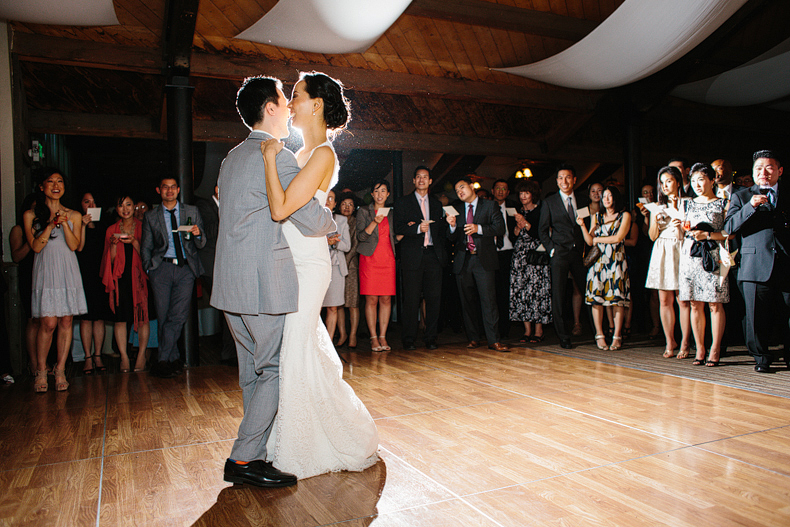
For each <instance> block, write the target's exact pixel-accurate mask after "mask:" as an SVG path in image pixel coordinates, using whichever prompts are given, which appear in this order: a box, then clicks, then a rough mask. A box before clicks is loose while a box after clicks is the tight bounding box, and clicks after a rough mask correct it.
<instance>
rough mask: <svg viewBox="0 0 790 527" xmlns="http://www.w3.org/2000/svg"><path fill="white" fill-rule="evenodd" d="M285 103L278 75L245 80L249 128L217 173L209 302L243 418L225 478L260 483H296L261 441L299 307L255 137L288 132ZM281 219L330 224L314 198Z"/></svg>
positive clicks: (303, 225)
mask: <svg viewBox="0 0 790 527" xmlns="http://www.w3.org/2000/svg"><path fill="white" fill-rule="evenodd" d="M287 104H288V101H287V100H286V98H285V95H283V92H282V83H281V82H280V81H279V80H277V79H272V78H268V77H252V78H248V79H246V80H245V81H244V84H243V85H242V86H241V88H240V89H239V92H238V94H237V96H236V109H237V110H238V112H239V115H240V116H241V118H242V121H244V124H245V125H246V126H247V127H248V128H250V130H252V132H251V133H250V135H249V136H248V137H247V139H246V140H245V141H244V142H242V143H241V144H239V145H238V146H236V148H234V149H233V150H231V152H230V153H229V154H228V156H227V157H226V158H225V160H224V161H223V162H222V168H221V169H220V173H219V195H220V196H221V200H222V206H221V207H220V209H219V234H218V236H217V251H216V254H215V262H214V290H213V291H212V294H211V305H212V306H214V307H215V308H217V309H221V310H222V311H224V312H225V318H226V319H227V321H228V326H229V327H230V330H231V332H232V334H233V339H234V340H235V341H236V353H237V355H238V361H239V385H240V386H241V389H242V395H243V398H244V418H243V419H242V421H241V425H240V426H239V436H238V439H236V442H235V443H234V444H233V449H232V450H231V457H230V458H229V459H228V460H227V461H226V462H225V481H229V482H231V483H235V484H239V483H249V484H252V485H257V486H261V487H284V486H288V485H293V484H295V483H296V476H294V475H293V474H287V473H284V472H281V471H279V470H277V469H276V468H274V467H273V466H272V464H271V463H270V462H266V455H267V452H266V442H267V440H268V438H269V435H270V433H271V428H272V425H273V424H274V417H275V415H276V414H277V406H278V397H279V386H280V378H279V373H280V372H279V365H280V345H281V343H282V337H283V327H284V324H285V314H286V313H290V312H294V311H296V310H297V307H298V306H297V299H298V292H299V289H298V288H299V283H298V281H297V276H296V268H295V267H294V263H293V257H292V256H291V250H290V249H289V247H288V243H287V241H286V240H285V237H284V236H283V234H282V231H281V229H282V227H281V225H280V223H278V222H275V221H273V220H272V218H271V214H270V211H269V202H268V199H267V196H266V183H265V176H264V173H265V170H264V165H263V156H262V155H261V142H263V141H265V140H266V139H269V138H271V137H275V138H278V139H281V138H285V137H287V136H288V133H289V132H288V117H289V114H290V111H289V109H288V106H287ZM277 171H278V173H279V175H280V180H281V182H282V184H283V187H287V186H288V184H289V183H290V182H291V181H292V180H293V178H294V177H295V176H296V174H297V173H298V172H299V167H298V165H297V163H296V158H295V157H294V155H293V153H291V152H290V151H289V150H287V149H283V150H282V151H281V152H280V153H279V154H277ZM286 221H291V222H293V223H294V225H296V227H297V228H298V229H299V231H300V232H302V234H304V235H306V236H326V235H327V234H329V233H330V232H333V231H334V230H335V229H336V225H335V222H334V220H333V219H332V213H331V212H330V211H329V209H327V208H325V207H324V206H323V204H322V203H319V202H318V200H316V199H315V198H314V199H312V200H310V201H309V202H308V203H307V204H306V205H305V206H304V207H302V208H301V209H299V210H298V211H296V212H295V213H294V214H292V215H291V217H290V218H289V219H288V220H286Z"/></svg>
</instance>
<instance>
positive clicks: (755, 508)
mask: <svg viewBox="0 0 790 527" xmlns="http://www.w3.org/2000/svg"><path fill="white" fill-rule="evenodd" d="M576 353H577V355H578V354H579V353H584V348H583V347H582V348H580V349H577V350H576ZM624 353H625V352H624ZM342 357H343V359H344V360H345V370H346V371H345V373H346V379H347V380H348V382H349V383H350V384H351V385H352V386H353V387H354V389H355V390H356V391H357V393H358V394H359V395H360V397H361V398H362V399H363V401H364V402H365V403H366V404H367V406H368V408H369V409H370V411H371V414H372V415H373V416H374V418H375V419H376V422H377V424H378V427H379V431H380V434H381V447H380V454H381V460H380V461H379V463H378V464H376V465H375V466H373V467H371V468H370V469H368V470H366V471H364V472H361V473H336V474H325V475H322V476H317V477H315V478H310V479H307V480H303V481H300V482H299V483H298V485H297V486H295V487H291V488H287V489H274V490H267V489H258V488H248V487H232V486H230V485H229V484H227V483H225V482H223V481H222V466H223V463H224V460H225V458H226V456H227V455H228V452H229V451H230V445H231V442H232V441H233V439H234V437H235V434H236V429H237V426H238V423H239V420H240V418H241V414H242V408H241V392H240V391H239V388H238V385H237V374H236V370H235V368H232V367H228V366H219V365H214V366H203V367H198V368H192V369H189V370H188V371H187V372H186V373H185V374H184V375H183V376H181V377H179V378H177V379H156V378H152V377H149V376H148V375H147V374H145V373H138V374H111V375H99V376H93V377H79V376H78V377H76V378H74V379H71V381H72V385H71V388H70V389H69V391H68V392H66V393H55V392H53V391H49V392H48V393H46V394H41V395H39V394H35V393H33V390H32V381H23V382H19V383H17V384H16V385H14V386H11V387H5V388H3V389H2V390H0V404H1V405H2V406H1V407H2V410H1V412H2V414H1V415H0V417H1V419H0V451H2V452H3V455H2V457H0V486H1V487H2V489H3V493H2V494H3V495H2V497H1V498H0V525H15V526H17V525H20V526H21V525H30V526H44V525H63V526H73V525H98V526H102V527H104V526H116V525H130V526H131V525H134V526H140V525H162V526H165V525H167V526H171V525H172V526H186V525H202V526H215V525H221V526H253V525H255V526H258V525H269V526H278V527H281V526H319V525H340V526H344V527H351V526H363V525H375V526H404V527H414V526H431V527H434V526H444V525H446V526H467V525H469V526H500V527H501V526H507V527H510V526H525V525H541V526H542V525H546V526H549V525H552V526H560V525H563V526H564V525H579V526H582V525H585V526H586V525H612V526H623V525H627V526H632V525H672V526H689V527H691V526H694V527H697V526H699V525H711V526H727V525H739V526H743V525H754V526H758V525H759V526H765V525H790V505H788V504H790V404H788V399H787V398H784V397H780V396H776V395H768V394H765V393H759V391H754V390H745V389H739V388H735V387H732V386H726V385H723V384H720V383H717V382H716V381H715V379H714V380H713V381H712V382H711V381H710V380H709V381H707V382H706V381H703V380H698V379H693V378H687V377H684V376H683V371H684V368H686V365H685V364H684V365H683V367H678V369H677V371H676V372H675V373H674V374H673V375H669V374H665V373H659V372H653V371H647V370H649V368H647V369H637V368H635V367H625V366H621V365H616V364H611V363H606V362H601V361H599V360H589V359H584V358H580V357H578V356H575V357H572V356H567V355H562V354H559V353H555V352H554V351H552V350H551V349H550V348H544V350H543V351H541V350H535V349H527V348H514V351H513V353H509V354H504V353H497V352H495V351H489V350H487V349H478V350H474V351H471V352H470V351H467V350H466V348H465V346H464V343H463V342H460V341H459V342H457V343H456V344H454V345H445V346H443V347H442V348H440V349H439V350H438V351H436V352H428V351H427V350H424V349H418V350H417V351H412V352H406V351H400V350H393V351H391V352H388V353H370V352H359V353H354V354H351V353H343V354H342ZM591 358H592V357H591ZM632 359H633V358H632ZM633 360H637V359H633ZM688 368H690V366H688ZM686 369H687V368H686ZM748 369H750V368H749V367H745V368H744V375H747V374H748ZM780 376H782V378H786V380H787V381H788V382H790V372H780V373H777V374H776V377H777V378H779V377H780Z"/></svg>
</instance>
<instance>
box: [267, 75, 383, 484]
mask: <svg viewBox="0 0 790 527" xmlns="http://www.w3.org/2000/svg"><path fill="white" fill-rule="evenodd" d="M288 107H289V108H290V110H291V116H292V125H293V127H294V128H298V129H300V130H301V131H302V136H303V138H304V148H302V149H301V150H299V152H297V154H296V159H297V162H298V163H299V167H300V168H301V171H300V172H299V174H298V175H297V176H296V177H295V178H294V180H293V181H292V182H291V184H290V185H289V186H288V189H287V190H283V188H282V185H281V183H280V179H279V176H278V174H277V165H276V163H275V156H276V155H277V153H278V152H279V151H280V150H282V148H283V144H282V143H281V142H280V141H279V140H277V139H270V140H268V141H266V142H264V143H262V144H261V151H262V153H263V160H264V164H265V167H266V192H267V194H268V199H269V207H270V209H271V216H272V219H273V220H275V221H282V220H285V219H287V218H288V216H290V215H291V214H292V213H293V212H295V211H296V210H297V209H299V208H300V207H302V206H303V205H305V204H306V203H307V202H308V201H309V200H310V199H311V198H313V197H314V196H315V197H317V198H318V200H319V201H320V202H321V203H324V201H326V194H327V191H328V190H329V188H330V187H331V186H332V185H333V184H334V183H335V175H336V174H337V169H338V166H337V157H336V155H335V151H334V149H333V148H332V144H331V143H330V141H329V140H328V139H327V137H329V136H332V135H333V134H334V133H335V132H336V131H337V130H339V129H342V128H344V127H345V125H346V123H347V122H348V120H349V109H348V101H347V100H346V98H345V96H344V95H343V87H342V85H341V84H340V83H339V82H337V81H335V80H334V79H332V78H331V77H328V76H327V75H324V74H323V73H317V72H312V73H302V74H301V76H300V77H299V82H298V83H297V84H296V86H294V90H293V94H292V97H291V102H290V103H289V104H288ZM282 232H283V235H285V238H286V240H287V241H288V245H289V246H290V248H291V253H292V254H293V259H294V264H295V265H296V274H297V277H298V280H299V308H298V309H299V310H298V311H297V312H295V313H289V314H288V315H286V318H285V328H284V330H283V342H282V347H281V349H280V402H279V407H278V411H277V417H276V419H275V422H274V426H273V428H272V434H271V436H270V437H269V441H268V443H267V447H266V450H267V451H268V452H269V457H270V459H268V461H273V463H274V466H275V467H277V468H278V469H280V470H283V471H286V472H291V473H293V474H295V475H296V476H297V477H298V478H300V479H301V478H309V477H311V476H316V475H318V474H323V473H325V472H330V471H338V470H363V469H365V468H367V467H369V466H371V465H373V464H374V463H376V461H377V460H378V455H377V453H376V450H377V448H378V440H379V437H378V431H377V429H376V425H375V423H374V422H373V418H372V417H371V416H370V414H369V413H368V411H367V409H366V408H365V406H364V405H363V404H362V401H360V400H359V399H358V398H357V396H356V394H354V391H353V390H352V389H351V386H349V385H348V384H346V382H345V381H343V366H342V364H341V363H340V359H339V358H338V356H337V352H336V351H335V348H334V346H333V345H332V341H331V339H330V337H329V333H328V332H327V331H326V328H325V327H324V324H323V323H322V322H321V319H320V317H319V315H320V312H321V304H322V302H323V299H324V295H325V293H326V290H327V287H328V286H329V281H330V278H331V275H332V268H331V265H330V260H329V246H328V244H327V243H326V240H325V239H323V238H316V237H307V236H304V235H302V234H301V233H300V232H299V231H298V230H297V228H296V227H295V226H294V225H293V224H291V223H290V222H285V223H283V229H282Z"/></svg>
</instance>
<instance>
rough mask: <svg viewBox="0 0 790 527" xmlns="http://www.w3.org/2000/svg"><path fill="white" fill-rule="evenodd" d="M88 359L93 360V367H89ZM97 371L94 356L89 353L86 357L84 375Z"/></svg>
mask: <svg viewBox="0 0 790 527" xmlns="http://www.w3.org/2000/svg"><path fill="white" fill-rule="evenodd" d="M88 361H91V367H90V368H88ZM94 371H96V368H95V366H94V365H93V357H92V356H91V355H88V356H87V357H85V366H84V367H83V368H82V374H83V375H93V372H94Z"/></svg>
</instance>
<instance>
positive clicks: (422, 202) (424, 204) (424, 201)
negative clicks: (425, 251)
mask: <svg viewBox="0 0 790 527" xmlns="http://www.w3.org/2000/svg"><path fill="white" fill-rule="evenodd" d="M420 208H421V209H422V218H423V219H424V220H425V221H428V220H429V219H430V218H429V217H428V197H427V196H426V197H425V199H421V200H420ZM430 237H431V230H430V229H428V231H427V232H426V233H425V240H424V241H423V242H422V245H423V247H428V245H430V244H429V241H430Z"/></svg>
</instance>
